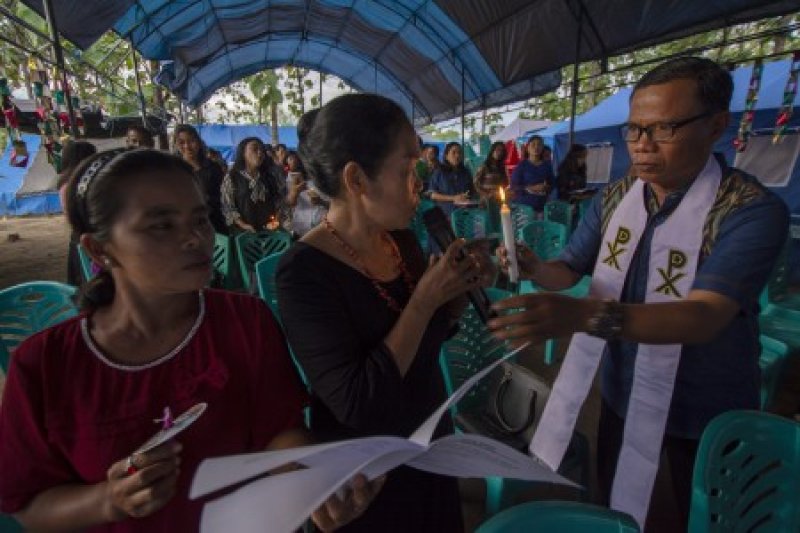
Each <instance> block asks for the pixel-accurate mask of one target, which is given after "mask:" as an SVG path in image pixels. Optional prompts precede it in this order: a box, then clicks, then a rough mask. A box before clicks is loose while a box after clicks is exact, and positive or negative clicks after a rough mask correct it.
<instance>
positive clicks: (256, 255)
mask: <svg viewBox="0 0 800 533" xmlns="http://www.w3.org/2000/svg"><path fill="white" fill-rule="evenodd" d="M291 244H292V236H291V235H289V234H288V233H286V232H285V231H262V232H258V233H249V232H248V233H240V234H239V235H237V236H236V256H237V258H238V260H239V269H240V271H241V273H242V284H243V285H244V288H245V289H246V290H247V292H250V293H252V292H253V288H254V287H253V277H254V272H255V264H256V263H257V262H258V260H259V259H263V258H264V257H267V256H269V255H272V254H276V253H280V252H285V251H286V250H287V249H288V248H289V246H291Z"/></svg>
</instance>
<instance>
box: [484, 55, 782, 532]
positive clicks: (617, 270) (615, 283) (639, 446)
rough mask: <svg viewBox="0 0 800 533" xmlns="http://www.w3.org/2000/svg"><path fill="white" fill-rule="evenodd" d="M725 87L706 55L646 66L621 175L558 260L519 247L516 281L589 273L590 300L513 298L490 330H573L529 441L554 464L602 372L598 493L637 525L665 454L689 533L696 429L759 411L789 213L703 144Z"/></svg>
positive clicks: (724, 102)
mask: <svg viewBox="0 0 800 533" xmlns="http://www.w3.org/2000/svg"><path fill="white" fill-rule="evenodd" d="M732 91H733V83H732V81H731V77H730V74H729V73H728V72H727V71H726V70H724V69H723V68H721V67H720V66H719V65H717V64H716V63H714V62H713V61H710V60H708V59H702V58H694V57H687V58H679V59H675V60H671V61H668V62H666V63H664V64H662V65H660V66H658V67H656V68H655V69H653V70H652V71H650V72H649V73H648V74H646V75H645V76H644V77H643V78H642V79H641V80H640V81H639V83H638V84H637V85H636V86H635V88H634V90H633V93H632V96H631V101H630V114H629V119H628V122H627V123H626V124H624V125H623V126H622V128H621V134H622V138H623V139H624V140H625V142H626V143H627V146H628V151H629V153H630V158H631V163H632V164H631V169H630V172H629V174H630V175H629V176H627V177H625V178H623V179H621V180H619V181H616V182H614V183H612V184H611V185H609V186H608V187H607V188H606V190H605V191H604V192H603V194H600V195H597V197H596V198H595V201H594V203H593V204H592V206H591V208H590V209H589V210H588V212H587V214H586V216H585V217H584V218H583V220H582V221H581V223H580V225H579V227H578V228H577V230H576V232H575V234H574V235H573V237H572V239H571V240H570V242H569V245H568V246H567V247H566V249H565V250H564V251H563V253H562V254H561V256H560V257H559V258H558V259H557V260H554V261H547V262H545V261H542V260H540V259H539V258H537V257H536V256H535V255H534V254H533V253H532V252H531V251H530V250H527V249H525V248H523V249H522V251H521V252H518V254H519V261H520V265H521V271H522V274H523V276H525V277H527V278H529V279H532V280H533V281H534V282H535V283H536V284H538V285H540V286H542V287H544V288H545V289H549V290H560V289H565V288H567V287H570V286H572V285H573V284H575V283H576V282H577V281H578V280H579V279H580V277H581V276H582V275H592V289H591V297H589V298H585V299H582V300H576V299H572V298H568V297H566V296H561V295H558V294H553V293H540V294H534V295H523V296H517V297H514V298H511V299H509V300H506V301H504V302H500V304H499V305H498V308H499V309H506V310H512V309H518V308H522V309H523V310H522V311H519V312H516V313H513V314H508V315H505V316H502V317H501V318H498V319H495V320H494V321H493V322H492V323H491V324H490V325H491V326H492V327H493V328H494V329H495V334H496V335H497V336H498V337H500V338H503V339H510V340H512V341H513V342H516V343H520V342H522V341H525V340H539V341H541V340H542V339H546V338H550V337H560V336H564V335H572V334H574V335H573V338H572V342H571V344H570V348H569V350H568V353H567V356H566V358H565V361H564V363H563V364H562V367H561V370H560V373H559V376H558V378H557V380H556V383H555V384H554V391H553V394H551V396H550V401H549V402H548V405H547V408H546V409H545V413H544V414H543V417H542V420H541V422H540V423H539V426H538V428H537V433H536V436H535V437H534V439H533V441H532V443H531V447H530V448H531V452H532V453H534V454H536V455H537V456H538V457H540V458H541V459H542V460H543V461H545V462H546V463H548V464H550V465H551V466H554V465H555V466H557V465H558V463H560V461H561V458H562V457H563V450H564V448H565V447H566V443H567V442H568V439H569V436H570V435H571V434H572V429H573V427H574V422H575V418H576V417H577V414H578V411H579V410H580V407H581V405H582V403H583V401H584V399H585V397H586V394H587V393H588V391H589V389H590V387H591V384H592V380H593V377H594V373H595V372H596V370H597V367H598V366H600V372H601V380H600V381H601V393H602V407H601V414H600V423H599V431H598V462H597V464H598V475H599V484H600V489H601V492H602V493H603V494H604V496H605V498H606V499H607V502H608V503H610V505H611V506H612V507H613V508H615V509H620V510H623V511H625V512H628V513H630V514H631V515H633V516H634V517H635V518H636V519H637V521H639V523H640V524H641V525H642V526H644V524H645V521H646V516H647V511H648V506H649V503H650V496H651V494H652V489H653V482H654V478H655V475H656V472H657V471H658V469H659V460H660V456H661V451H662V450H663V451H665V452H666V456H667V458H668V460H669V469H670V474H671V479H672V484H673V490H674V493H675V498H676V500H677V502H678V508H679V514H678V516H676V517H675V518H676V522H677V521H679V522H678V523H676V524H675V526H680V527H681V528H682V530H684V531H685V530H686V524H687V521H688V510H689V502H690V496H691V479H692V469H693V465H694V459H695V455H696V452H697V446H698V441H699V438H700V435H701V434H702V432H703V429H704V428H705V427H706V425H707V424H708V422H709V421H710V420H711V419H712V418H714V417H715V416H716V415H718V414H720V413H722V412H724V411H727V410H731V409H758V408H759V378H760V376H759V369H758V358H759V354H760V348H759V341H758V321H757V316H758V296H759V292H760V291H761V289H762V287H763V286H764V285H765V283H766V282H767V279H768V277H769V274H770V271H771V270H772V268H773V265H774V263H775V260H776V258H777V256H778V254H779V251H780V249H781V247H782V246H783V244H784V243H785V241H786V237H787V231H788V219H789V216H788V210H787V207H786V205H785V204H784V203H783V202H782V201H781V200H780V199H779V198H778V197H777V196H775V195H774V194H772V193H771V192H769V191H768V190H767V189H766V188H764V187H763V186H762V185H761V184H760V183H759V182H758V180H757V179H756V178H754V177H752V176H749V175H747V174H745V173H743V172H741V171H739V170H737V169H734V168H731V167H728V166H727V164H726V163H725V161H724V159H723V158H722V157H720V156H718V155H715V154H713V153H712V148H713V146H714V144H715V142H717V140H718V139H719V138H720V136H721V135H722V134H723V132H724V131H725V129H726V128H727V127H728V124H729V113H728V108H729V104H730V99H731V94H732ZM498 252H499V255H500V258H501V263H503V262H506V258H505V251H504V250H503V249H500V250H499V251H498ZM501 314H502V313H501ZM565 441H566V442H565Z"/></svg>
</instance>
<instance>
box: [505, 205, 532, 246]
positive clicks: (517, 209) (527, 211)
mask: <svg viewBox="0 0 800 533" xmlns="http://www.w3.org/2000/svg"><path fill="white" fill-rule="evenodd" d="M534 220H536V211H534V210H533V208H532V207H531V206H529V205H524V204H515V205H512V206H511V223H512V225H513V226H514V235H516V236H517V238H518V239H519V238H520V237H519V235H520V232H521V231H522V228H524V227H525V226H527V225H528V224H529V223H531V222H533V221H534Z"/></svg>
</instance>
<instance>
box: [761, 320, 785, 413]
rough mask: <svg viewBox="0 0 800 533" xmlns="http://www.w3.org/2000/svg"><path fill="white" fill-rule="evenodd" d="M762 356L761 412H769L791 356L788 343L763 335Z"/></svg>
mask: <svg viewBox="0 0 800 533" xmlns="http://www.w3.org/2000/svg"><path fill="white" fill-rule="evenodd" d="M760 342H761V356H760V357H759V358H758V366H759V368H760V369H761V410H762V411H767V410H769V408H770V407H771V406H772V402H773V401H774V399H775V395H776V392H777V390H778V386H779V385H780V382H781V374H782V371H783V368H784V366H785V364H786V358H787V357H788V356H789V347H788V346H786V343H784V342H781V341H779V340H777V339H773V338H771V337H768V336H766V335H761V338H760Z"/></svg>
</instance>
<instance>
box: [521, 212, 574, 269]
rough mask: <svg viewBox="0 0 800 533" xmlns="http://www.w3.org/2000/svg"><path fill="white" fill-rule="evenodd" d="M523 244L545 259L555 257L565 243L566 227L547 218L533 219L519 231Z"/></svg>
mask: <svg viewBox="0 0 800 533" xmlns="http://www.w3.org/2000/svg"><path fill="white" fill-rule="evenodd" d="M519 237H520V240H521V241H522V242H524V243H525V245H526V246H527V247H528V248H530V249H531V250H533V252H534V253H535V254H536V255H537V256H539V257H540V258H541V259H544V260H545V261H549V260H550V259H555V258H556V257H558V254H560V253H561V250H563V249H564V247H565V246H566V245H567V228H566V226H564V224H560V223H558V222H552V221H549V220H534V221H533V222H529V223H528V224H525V226H523V227H522V229H520V231H519Z"/></svg>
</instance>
